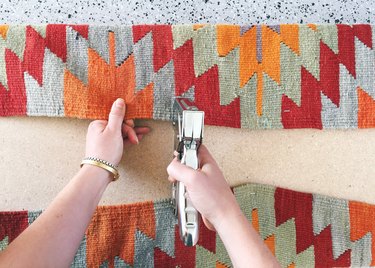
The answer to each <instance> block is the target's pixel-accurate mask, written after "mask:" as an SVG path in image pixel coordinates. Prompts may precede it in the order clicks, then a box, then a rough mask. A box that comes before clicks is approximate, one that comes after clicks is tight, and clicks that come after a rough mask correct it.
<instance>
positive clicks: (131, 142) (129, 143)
mask: <svg viewBox="0 0 375 268" xmlns="http://www.w3.org/2000/svg"><path fill="white" fill-rule="evenodd" d="M137 138H138V141H141V140H142V138H143V135H142V134H137ZM132 145H134V141H130V140H129V139H125V140H124V148H128V147H130V146H132Z"/></svg>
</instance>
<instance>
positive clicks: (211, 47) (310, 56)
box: [0, 24, 375, 129]
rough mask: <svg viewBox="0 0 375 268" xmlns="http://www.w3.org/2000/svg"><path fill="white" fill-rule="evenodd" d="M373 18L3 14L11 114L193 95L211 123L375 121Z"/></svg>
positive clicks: (2, 64)
mask: <svg viewBox="0 0 375 268" xmlns="http://www.w3.org/2000/svg"><path fill="white" fill-rule="evenodd" d="M374 34H375V27H374V26H372V25H342V24H340V25H315V24H308V25H298V24H294V25H293V24H288V25H274V26H272V25H242V26H240V25H134V26H105V25H63V24H57V25H56V24H47V25H3V26H0V116H13V115H29V116H66V117H78V118H90V119H104V118H106V117H107V115H108V112H109V110H110V107H111V103H112V102H113V101H114V100H115V99H116V98H117V97H122V98H123V99H125V101H126V103H127V105H128V110H127V114H126V117H127V118H152V119H160V120H171V117H172V102H173V98H174V97H175V96H188V97H190V98H192V99H193V100H194V101H195V103H196V104H197V106H198V108H200V109H202V110H204V111H205V115H206V118H205V121H206V123H207V124H209V125H218V126H228V127H235V128H251V129H268V128H318V129H322V128H372V127H375V78H374V77H375V53H374V49H373V47H374V44H375V38H374V37H373V36H374Z"/></svg>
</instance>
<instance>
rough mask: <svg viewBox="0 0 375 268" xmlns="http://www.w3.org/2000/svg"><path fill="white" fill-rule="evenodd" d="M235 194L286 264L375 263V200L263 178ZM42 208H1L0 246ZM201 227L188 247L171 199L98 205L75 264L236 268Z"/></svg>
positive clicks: (211, 234) (221, 248) (216, 242)
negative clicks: (313, 191)
mask: <svg viewBox="0 0 375 268" xmlns="http://www.w3.org/2000/svg"><path fill="white" fill-rule="evenodd" d="M234 193H235V195H236V198H237V200H238V202H239V203H240V206H241V209H242V210H243V212H244V213H245V214H246V216H247V217H248V219H249V220H250V221H251V222H252V224H253V226H254V227H255V229H256V230H257V231H258V232H259V233H260V235H261V237H262V238H263V239H264V241H265V243H266V244H267V246H268V247H269V248H270V249H271V251H272V252H273V254H275V256H276V257H277V259H278V261H279V262H280V264H281V265H282V267H314V266H315V267H348V266H352V267H365V266H367V267H368V266H370V265H371V266H373V265H375V243H374V242H373V241H372V236H373V235H374V234H375V222H374V220H373V219H374V218H375V206H374V205H368V204H365V203H360V202H353V201H347V200H342V199H335V198H331V197H327V196H323V195H318V194H308V193H301V192H295V191H291V190H287V189H282V188H275V187H272V186H265V185H260V184H247V185H243V186H239V187H236V188H234ZM40 213H41V212H40V211H17V212H0V250H1V249H3V248H5V247H6V246H7V245H8V243H9V242H11V241H12V240H13V239H14V238H15V237H17V235H19V234H20V232H21V231H22V230H24V229H25V228H26V227H27V226H28V225H29V224H30V223H32V222H33V221H34V220H35V219H36V217H38V215H39V214H40ZM201 226H202V228H201V230H200V239H199V242H198V245H197V246H195V247H185V246H184V245H183V244H182V242H181V241H180V238H179V234H178V229H177V225H176V219H175V217H174V214H173V208H172V206H171V205H170V201H169V200H164V201H155V202H144V203H137V204H131V205H119V206H102V207H98V208H97V210H96V213H95V215H94V217H93V219H92V221H91V224H90V226H89V228H88V230H87V232H86V234H85V237H84V238H83V240H82V243H81V246H80V248H79V250H78V252H77V254H76V256H75V259H74V261H73V264H72V267H176V266H178V267H183V268H185V267H188V268H189V267H210V268H211V267H229V266H230V265H231V263H230V259H229V257H228V255H227V252H226V251H225V248H224V246H223V244H222V242H221V240H220V238H219V237H218V236H217V235H216V234H215V233H214V232H211V231H209V230H208V229H206V228H205V227H204V224H202V225H201ZM249 254H251V253H250V252H249Z"/></svg>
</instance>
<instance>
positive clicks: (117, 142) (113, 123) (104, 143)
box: [85, 99, 150, 166]
mask: <svg viewBox="0 0 375 268" xmlns="http://www.w3.org/2000/svg"><path fill="white" fill-rule="evenodd" d="M125 111H126V107H125V102H124V100H123V99H117V100H116V101H115V102H114V103H113V105H112V108H111V112H110V114H109V118H108V121H107V120H95V121H92V122H91V123H90V125H89V128H88V131H87V136H86V154H85V156H86V157H97V158H100V159H102V160H105V161H108V162H110V163H111V164H113V165H116V166H117V165H118V164H119V163H120V161H121V158H122V154H123V150H124V147H128V146H130V145H131V144H138V143H139V141H140V140H142V137H143V135H145V134H147V133H149V132H150V128H148V127H134V121H133V120H132V119H131V120H126V122H124V116H125Z"/></svg>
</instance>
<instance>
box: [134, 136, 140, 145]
mask: <svg viewBox="0 0 375 268" xmlns="http://www.w3.org/2000/svg"><path fill="white" fill-rule="evenodd" d="M135 141H136V142H137V144H139V140H138V137H137V136H135Z"/></svg>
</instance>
